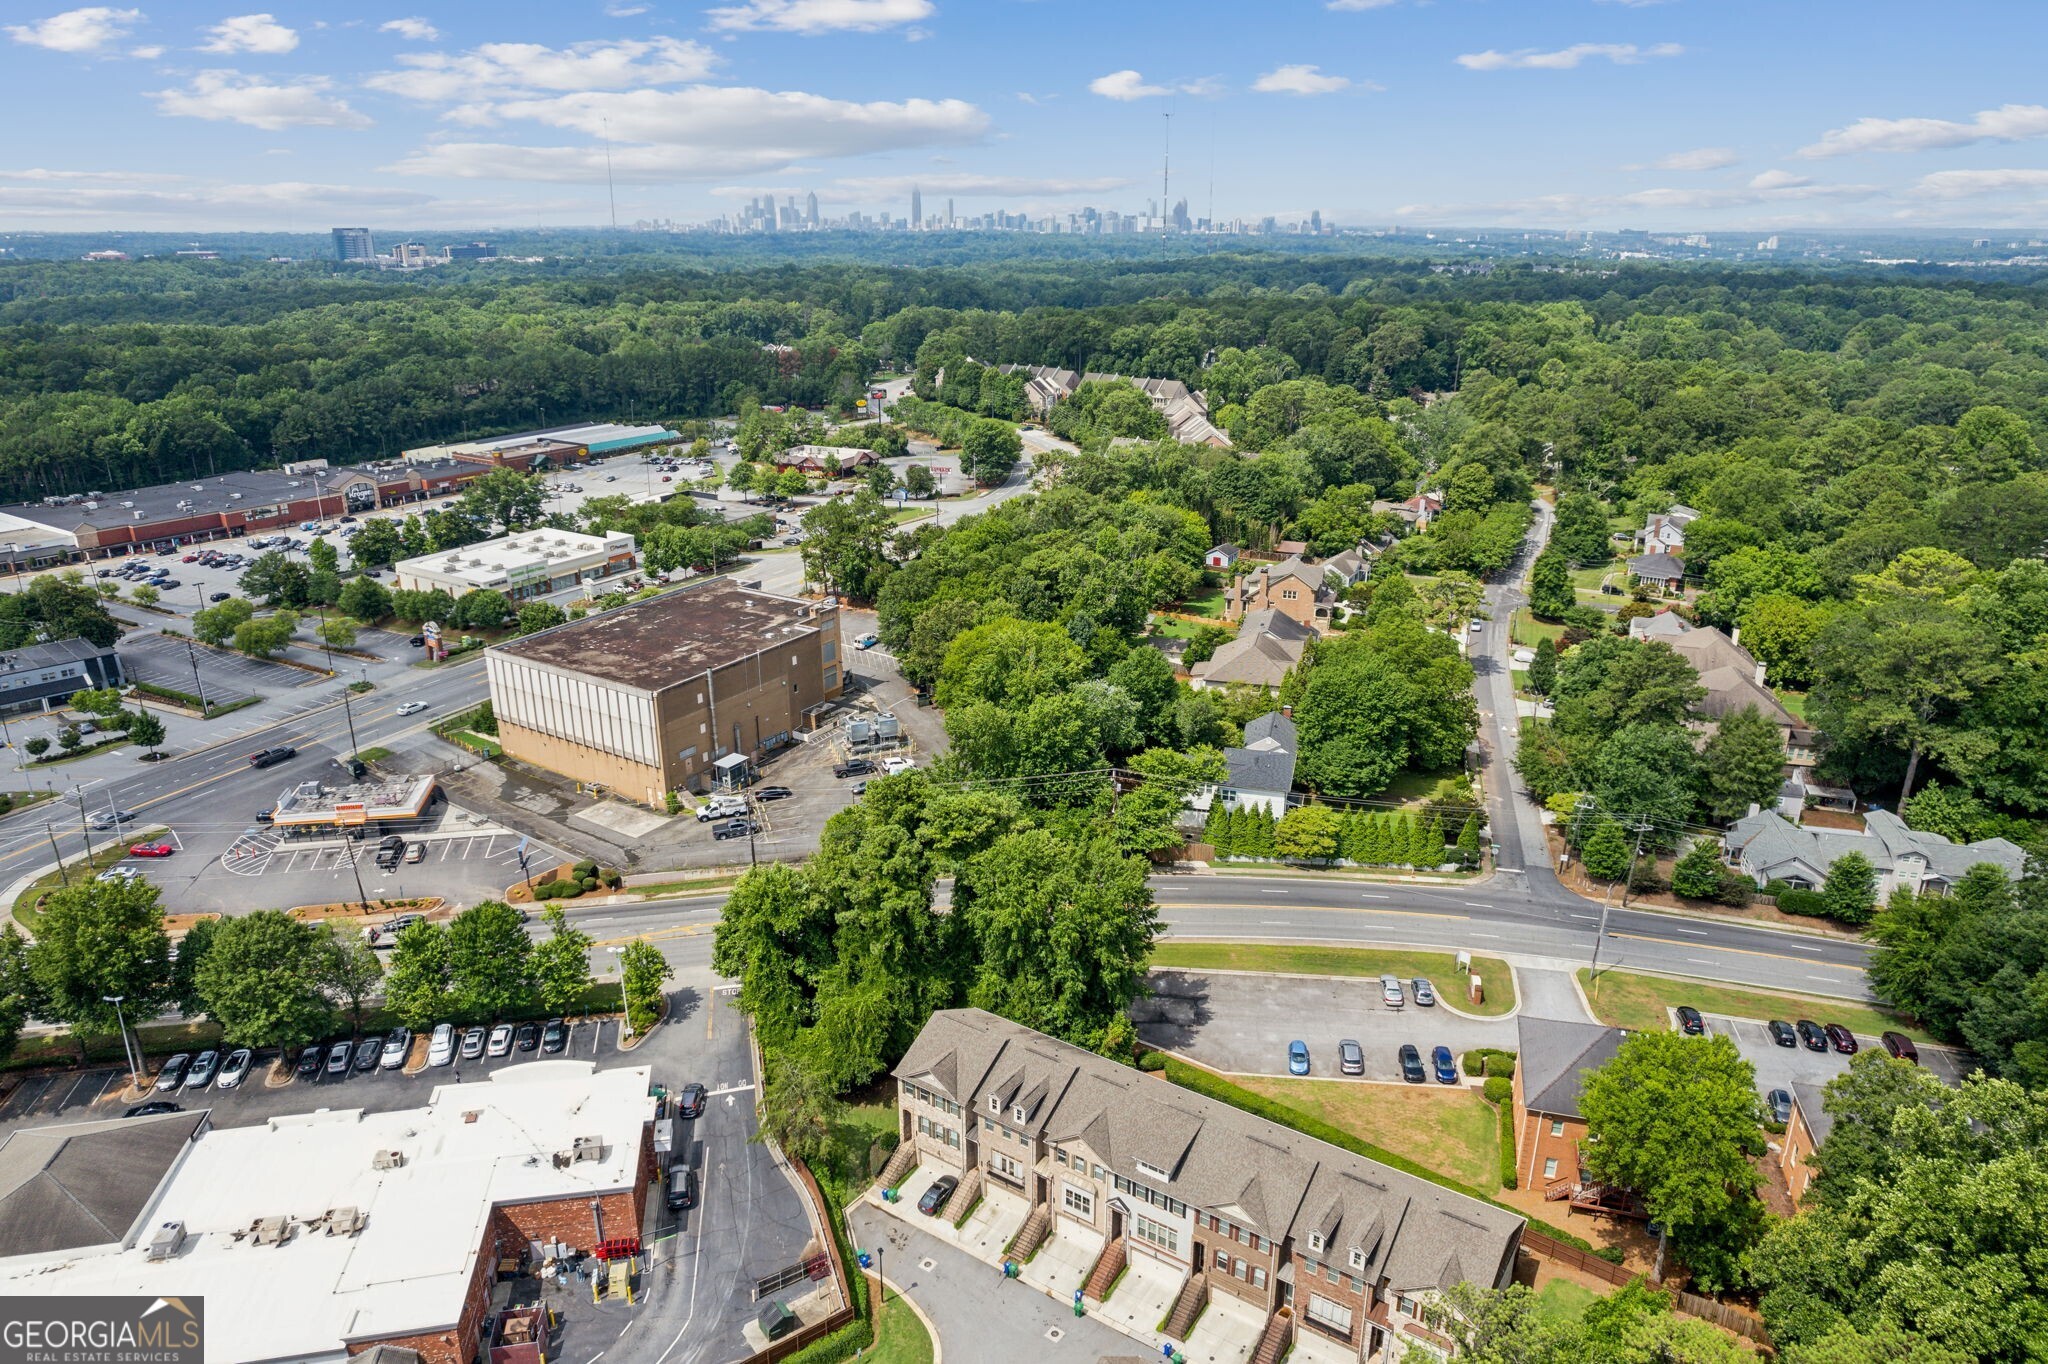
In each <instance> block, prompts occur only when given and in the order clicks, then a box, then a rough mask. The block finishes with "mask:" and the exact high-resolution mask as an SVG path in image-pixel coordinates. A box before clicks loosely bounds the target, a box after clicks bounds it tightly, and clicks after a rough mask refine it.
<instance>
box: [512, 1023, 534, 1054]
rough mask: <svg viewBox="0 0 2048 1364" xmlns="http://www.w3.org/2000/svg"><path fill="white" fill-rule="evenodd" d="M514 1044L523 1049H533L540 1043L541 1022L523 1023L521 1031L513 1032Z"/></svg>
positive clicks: (520, 1027) (520, 1026)
mask: <svg viewBox="0 0 2048 1364" xmlns="http://www.w3.org/2000/svg"><path fill="white" fill-rule="evenodd" d="M512 1045H513V1046H515V1047H517V1048H519V1050H521V1051H532V1050H533V1049H534V1048H535V1047H537V1046H539V1045H540V1024H538V1023H521V1024H520V1025H519V1031H517V1032H515V1033H513V1034H512Z"/></svg>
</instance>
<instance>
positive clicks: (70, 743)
mask: <svg viewBox="0 0 2048 1364" xmlns="http://www.w3.org/2000/svg"><path fill="white" fill-rule="evenodd" d="M84 742H85V736H84V735H83V734H80V733H79V732H78V726H77V725H66V726H64V728H62V729H60V730H58V731H57V747H59V748H61V749H63V750H64V751H65V752H66V753H76V752H77V751H78V746H79V745H80V744H82V743H84Z"/></svg>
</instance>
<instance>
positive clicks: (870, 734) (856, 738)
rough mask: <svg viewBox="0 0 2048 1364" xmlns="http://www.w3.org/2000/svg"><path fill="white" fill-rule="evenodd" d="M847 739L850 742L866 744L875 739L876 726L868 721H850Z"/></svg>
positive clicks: (847, 725) (848, 722)
mask: <svg viewBox="0 0 2048 1364" xmlns="http://www.w3.org/2000/svg"><path fill="white" fill-rule="evenodd" d="M846 737H847V739H848V741H849V742H852V743H856V744H864V743H866V742H867V741H868V740H870V739H872V738H874V737H875V727H874V724H873V723H872V722H871V721H867V720H848V721H847V722H846Z"/></svg>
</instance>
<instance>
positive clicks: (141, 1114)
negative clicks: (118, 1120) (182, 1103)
mask: <svg viewBox="0 0 2048 1364" xmlns="http://www.w3.org/2000/svg"><path fill="white" fill-rule="evenodd" d="M184 1111H185V1110H184V1109H182V1108H180V1107H178V1105H176V1104H174V1103H172V1102H171V1101H170V1100H169V1099H151V1100H150V1101H149V1102H148V1103H146V1104H137V1105H135V1107H133V1108H131V1109H129V1110H128V1111H127V1112H126V1113H124V1114H122V1116H123V1117H127V1118H153V1117H155V1116H156V1115H157V1114H159V1113H183V1112H184Z"/></svg>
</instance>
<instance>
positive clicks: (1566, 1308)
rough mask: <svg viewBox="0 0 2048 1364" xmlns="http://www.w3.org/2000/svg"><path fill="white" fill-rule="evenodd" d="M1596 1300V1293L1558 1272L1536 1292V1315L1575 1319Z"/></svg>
mask: <svg viewBox="0 0 2048 1364" xmlns="http://www.w3.org/2000/svg"><path fill="white" fill-rule="evenodd" d="M1598 1301H1600V1295H1599V1294H1598V1293H1595V1292H1594V1291H1593V1290H1592V1289H1590V1288H1588V1287H1586V1286H1585V1285H1584V1284H1582V1283H1578V1282H1575V1281H1574V1280H1571V1279H1567V1278H1565V1277H1564V1276H1563V1275H1562V1274H1559V1275H1556V1276H1555V1277H1553V1278H1552V1279H1551V1280H1550V1282H1549V1283H1547V1284H1544V1285H1543V1287H1542V1289H1541V1290H1539V1291H1538V1292H1537V1294H1536V1315H1537V1316H1539V1317H1545V1318H1548V1319H1549V1320H1551V1321H1560V1322H1563V1321H1577V1320H1578V1319H1579V1318H1580V1317H1582V1316H1584V1315H1585V1313H1586V1309H1587V1308H1588V1307H1590V1306H1592V1305H1593V1304H1594V1303H1596V1302H1598Z"/></svg>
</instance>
